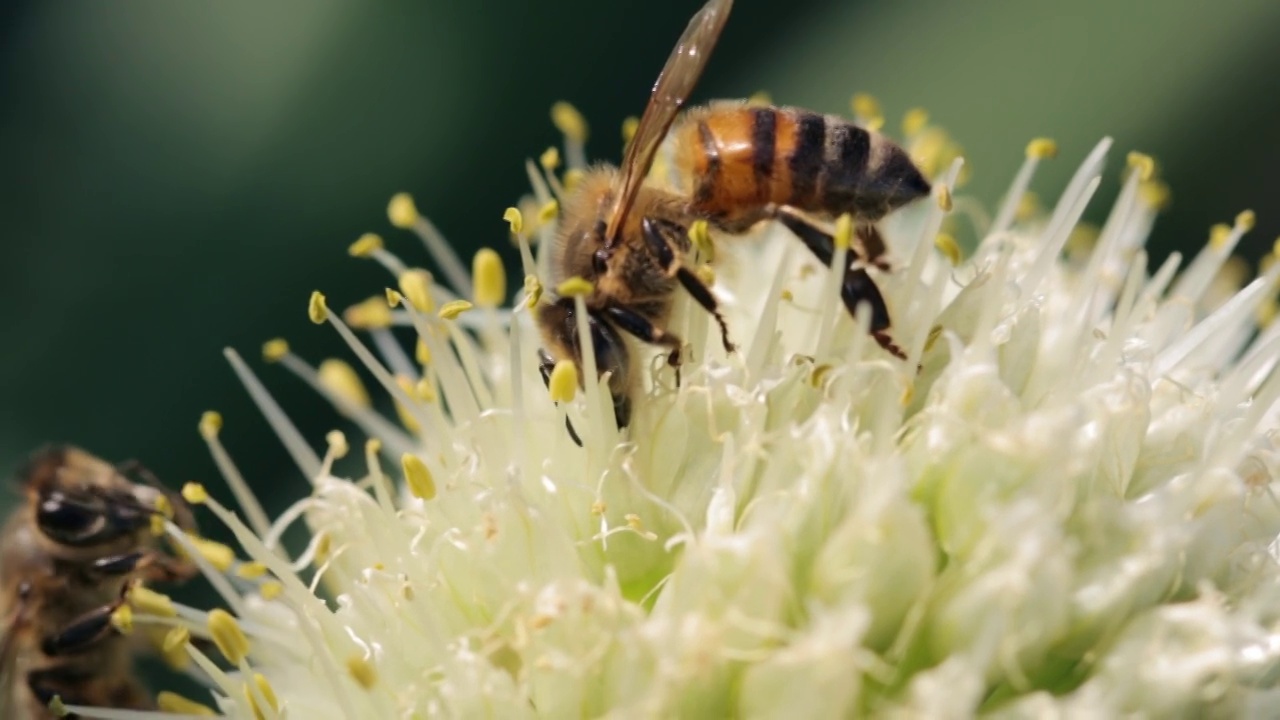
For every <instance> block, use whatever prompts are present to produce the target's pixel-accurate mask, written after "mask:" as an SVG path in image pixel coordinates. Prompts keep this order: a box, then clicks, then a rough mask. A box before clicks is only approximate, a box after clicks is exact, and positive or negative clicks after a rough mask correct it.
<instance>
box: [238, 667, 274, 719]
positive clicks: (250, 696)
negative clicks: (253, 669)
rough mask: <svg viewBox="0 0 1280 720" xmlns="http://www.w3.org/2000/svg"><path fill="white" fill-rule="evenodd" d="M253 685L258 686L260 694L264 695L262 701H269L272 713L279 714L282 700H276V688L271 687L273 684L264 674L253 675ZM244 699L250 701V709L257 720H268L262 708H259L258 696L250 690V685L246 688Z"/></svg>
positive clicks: (246, 685)
mask: <svg viewBox="0 0 1280 720" xmlns="http://www.w3.org/2000/svg"><path fill="white" fill-rule="evenodd" d="M253 684H254V685H257V686H258V692H259V693H260V694H261V695H262V699H263V700H266V701H267V704H268V705H270V706H271V712H272V713H273V714H278V713H279V712H280V700H279V699H278V698H276V691H275V688H273V687H271V683H269V682H267V679H266V678H265V677H263V675H262V673H254V674H253ZM244 698H245V700H248V701H249V707H250V708H251V709H252V710H253V717H254V718H255V720H266V718H267V716H266V715H265V714H264V713H263V712H262V708H261V707H258V700H257V696H256V695H254V693H253V691H252V690H251V689H250V688H249V685H248V683H246V684H245V686H244Z"/></svg>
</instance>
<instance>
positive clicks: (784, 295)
mask: <svg viewBox="0 0 1280 720" xmlns="http://www.w3.org/2000/svg"><path fill="white" fill-rule="evenodd" d="M778 298H779V299H781V300H782V301H783V302H791V301H792V300H795V299H796V296H795V293H793V292H791V291H790V290H788V289H786V288H783V289H782V292H781V293H778Z"/></svg>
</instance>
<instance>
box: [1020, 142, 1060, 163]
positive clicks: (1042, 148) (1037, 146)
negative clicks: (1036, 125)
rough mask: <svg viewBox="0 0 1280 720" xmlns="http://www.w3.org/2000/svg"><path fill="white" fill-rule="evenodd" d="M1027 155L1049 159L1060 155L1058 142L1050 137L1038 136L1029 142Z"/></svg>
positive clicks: (1036, 158)
mask: <svg viewBox="0 0 1280 720" xmlns="http://www.w3.org/2000/svg"><path fill="white" fill-rule="evenodd" d="M1027 157H1029V158H1032V159H1035V160H1048V159H1050V158H1056V157H1058V143H1056V142H1054V141H1053V140H1050V139H1049V138H1036V139H1035V140H1032V141H1031V142H1029V143H1027Z"/></svg>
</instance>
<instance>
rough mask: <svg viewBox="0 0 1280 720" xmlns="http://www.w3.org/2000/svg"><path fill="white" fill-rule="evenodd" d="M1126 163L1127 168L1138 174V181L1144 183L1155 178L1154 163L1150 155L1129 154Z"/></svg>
mask: <svg viewBox="0 0 1280 720" xmlns="http://www.w3.org/2000/svg"><path fill="white" fill-rule="evenodd" d="M1127 162H1128V165H1129V167H1130V168H1132V169H1133V171H1134V172H1136V173H1138V179H1139V180H1141V181H1142V182H1146V181H1148V180H1150V179H1151V178H1153V177H1155V174H1156V161H1155V159H1154V158H1152V157H1151V156H1150V155H1146V154H1143V153H1140V152H1131V153H1129V156H1128V158H1127Z"/></svg>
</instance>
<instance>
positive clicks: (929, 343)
mask: <svg viewBox="0 0 1280 720" xmlns="http://www.w3.org/2000/svg"><path fill="white" fill-rule="evenodd" d="M940 337H942V326H941V325H934V326H933V327H931V328H929V334H928V335H926V336H925V339H924V351H925V352H929V351H930V350H932V349H933V346H934V344H936V343H937V342H938V338H940Z"/></svg>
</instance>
